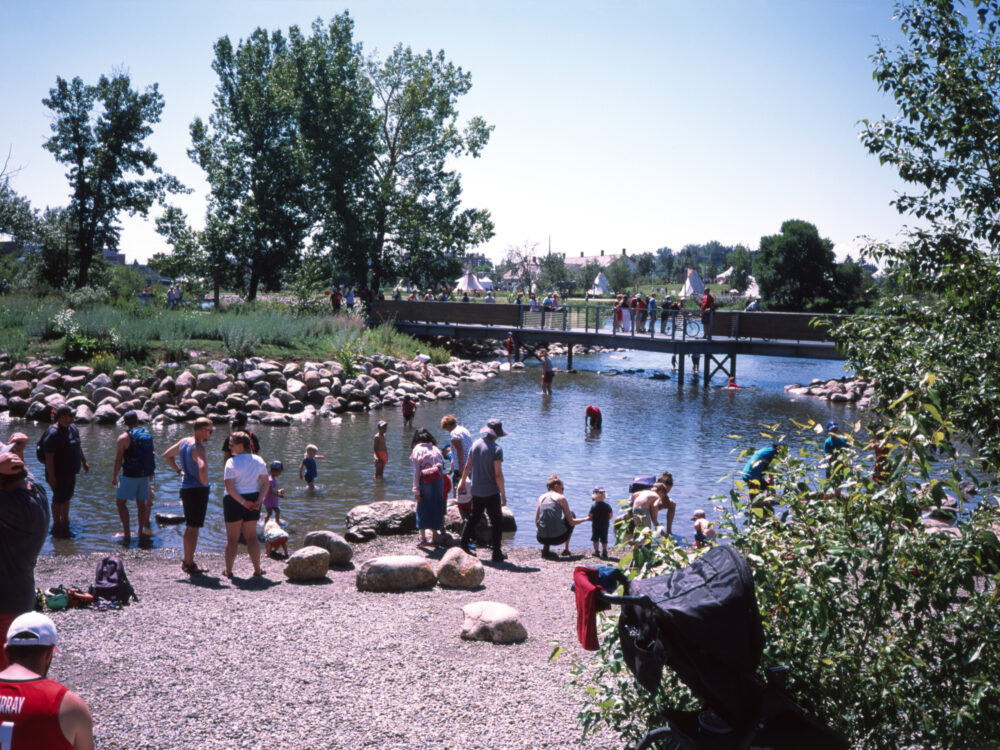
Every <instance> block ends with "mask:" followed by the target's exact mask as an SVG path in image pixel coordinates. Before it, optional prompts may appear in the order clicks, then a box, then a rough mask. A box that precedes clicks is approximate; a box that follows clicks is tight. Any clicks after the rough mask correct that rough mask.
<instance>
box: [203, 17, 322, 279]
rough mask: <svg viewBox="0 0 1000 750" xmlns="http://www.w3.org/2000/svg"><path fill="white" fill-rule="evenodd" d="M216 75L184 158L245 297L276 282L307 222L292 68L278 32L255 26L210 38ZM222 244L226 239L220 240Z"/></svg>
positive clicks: (294, 259)
mask: <svg viewBox="0 0 1000 750" xmlns="http://www.w3.org/2000/svg"><path fill="white" fill-rule="evenodd" d="M214 50H215V59H214V60H213V62H212V69H213V70H214V71H215V73H216V75H217V76H218V78H219V82H218V85H217V86H216V90H215V96H214V97H213V104H214V106H215V111H214V112H213V113H212V115H211V116H210V117H209V122H208V124H207V125H206V124H205V123H204V122H203V121H202V120H201V118H196V119H195V120H194V122H193V123H192V124H191V142H192V147H191V149H190V150H189V152H188V153H189V154H190V156H191V158H192V159H193V160H194V161H195V162H196V163H197V164H198V165H199V166H200V167H201V168H202V169H204V170H205V175H206V178H207V180H208V183H209V186H210V189H211V197H210V199H209V214H210V216H211V223H212V224H213V225H214V226H215V227H217V229H218V230H219V233H221V234H223V235H225V236H226V237H227V238H230V239H231V240H232V242H231V246H230V249H231V251H232V252H233V254H234V255H235V257H236V259H237V262H238V263H239V264H240V266H241V267H243V268H245V269H246V270H247V273H248V278H247V283H248V288H247V298H248V299H255V298H256V296H257V291H258V288H259V287H260V286H261V285H262V284H263V286H264V288H265V289H269V290H273V289H277V288H279V286H280V284H281V279H282V276H283V274H285V273H286V272H288V271H290V270H293V269H294V268H295V267H296V266H297V265H298V260H299V257H300V252H301V249H302V245H303V241H304V239H305V236H306V233H307V231H308V229H309V227H310V223H311V222H310V217H309V214H308V211H307V202H306V194H307V193H306V182H305V176H304V164H303V162H302V155H301V151H300V149H299V142H298V130H297V121H296V114H297V111H298V108H297V103H296V100H295V96H294V81H295V68H294V66H293V63H292V59H291V56H290V54H289V51H288V45H287V43H286V41H285V39H284V37H283V36H282V34H281V33H280V32H275V33H273V34H268V32H266V31H264V30H263V29H257V30H256V31H254V32H253V34H251V35H250V37H249V38H248V39H246V40H241V41H240V42H239V44H238V45H237V46H236V47H235V48H234V47H233V44H232V42H231V41H230V39H229V37H222V38H221V39H219V40H218V41H217V42H216V43H215V47H214ZM227 244H229V243H227Z"/></svg>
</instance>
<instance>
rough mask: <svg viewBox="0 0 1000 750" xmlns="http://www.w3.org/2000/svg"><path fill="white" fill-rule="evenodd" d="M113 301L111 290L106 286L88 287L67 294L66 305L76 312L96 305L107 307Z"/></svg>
mask: <svg viewBox="0 0 1000 750" xmlns="http://www.w3.org/2000/svg"><path fill="white" fill-rule="evenodd" d="M110 301H111V290H109V289H108V288H107V287H106V286H95V285H87V286H82V287H80V288H79V289H74V290H73V291H71V292H66V305H67V306H68V307H72V308H73V309H74V310H83V309H85V308H87V307H91V306H94V305H106V304H107V303H108V302H110Z"/></svg>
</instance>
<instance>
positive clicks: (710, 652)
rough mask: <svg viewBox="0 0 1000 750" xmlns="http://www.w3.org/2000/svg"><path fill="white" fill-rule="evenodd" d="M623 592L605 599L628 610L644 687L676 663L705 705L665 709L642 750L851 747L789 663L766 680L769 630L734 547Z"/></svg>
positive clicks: (624, 621)
mask: <svg viewBox="0 0 1000 750" xmlns="http://www.w3.org/2000/svg"><path fill="white" fill-rule="evenodd" d="M626 586H627V582H626ZM625 593H626V596H611V595H609V594H606V593H604V592H603V591H598V592H597V596H598V601H599V602H602V603H606V604H619V605H621V607H622V613H621V617H620V618H619V622H618V635H619V638H620V639H621V646H622V653H623V655H624V658H625V662H626V663H627V664H628V667H629V669H631V670H632V673H633V674H634V675H635V678H636V681H637V682H638V683H639V684H640V685H642V686H643V687H645V688H646V689H648V690H651V691H655V690H656V689H657V687H658V686H659V684H660V678H661V676H662V673H663V668H664V667H665V666H666V667H670V668H671V669H672V670H674V672H676V673H677V675H678V677H679V678H680V679H681V681H682V682H683V683H684V684H685V685H687V686H688V688H690V690H691V692H692V693H694V695H695V696H696V697H697V698H698V699H699V700H700V701H701V702H702V704H703V708H702V710H700V711H678V710H667V711H666V712H665V713H666V716H667V726H665V727H661V728H659V729H653V730H651V731H650V732H648V733H647V734H646V736H645V737H643V738H642V740H641V741H640V742H639V744H638V745H637V746H636V750H644V749H645V748H654V747H655V748H684V749H685V750H702V749H703V748H704V749H706V750H707V749H709V748H711V749H713V750H715V749H720V748H727V749H728V748H739V749H742V748H750V747H755V748H757V747H760V748H774V749H775V750H786V749H787V750H800V749H802V748H809V750H827V749H829V750H841V749H843V748H848V747H849V744H848V743H847V741H846V740H845V739H844V738H843V737H841V736H840V735H839V734H837V733H836V732H834V731H833V730H832V729H830V728H829V727H827V726H826V725H824V724H823V723H822V722H821V721H819V720H818V719H817V718H816V717H814V716H813V715H812V714H810V713H809V712H808V711H807V710H806V709H804V708H802V707H801V706H799V705H797V704H796V703H795V702H794V701H793V700H792V699H791V698H790V697H788V695H787V694H786V693H785V691H784V686H785V682H786V681H787V677H788V667H772V668H769V669H766V670H765V675H766V679H765V680H761V679H760V678H759V677H758V674H757V669H758V667H759V665H760V657H761V652H762V651H763V647H764V632H763V628H762V627H761V621H760V612H759V610H758V608H757V598H756V596H755V595H754V584H753V579H752V578H751V576H750V568H749V566H748V565H747V562H746V560H745V559H744V558H743V556H742V555H740V553H739V552H737V551H736V550H735V549H733V548H732V547H729V546H725V545H720V546H718V547H714V548H712V549H711V550H709V551H708V552H706V553H705V554H704V555H702V556H701V557H699V558H698V559H697V560H696V561H695V562H694V563H692V564H691V565H690V566H689V567H687V568H684V569H682V570H678V571H675V572H673V573H669V574H667V575H662V576H657V577H655V578H647V579H643V580H635V581H632V582H631V586H630V587H629V586H627V588H626V592H625Z"/></svg>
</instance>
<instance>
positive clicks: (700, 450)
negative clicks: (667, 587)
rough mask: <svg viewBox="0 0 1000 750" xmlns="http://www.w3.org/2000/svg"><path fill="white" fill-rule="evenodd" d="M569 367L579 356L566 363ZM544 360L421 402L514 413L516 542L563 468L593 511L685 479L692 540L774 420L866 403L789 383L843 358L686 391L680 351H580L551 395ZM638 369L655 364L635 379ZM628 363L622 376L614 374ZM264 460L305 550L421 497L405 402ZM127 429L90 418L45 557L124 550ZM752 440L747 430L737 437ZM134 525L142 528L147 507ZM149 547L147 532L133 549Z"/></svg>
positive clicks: (173, 487) (690, 385)
mask: <svg viewBox="0 0 1000 750" xmlns="http://www.w3.org/2000/svg"><path fill="white" fill-rule="evenodd" d="M554 361H555V364H556V366H557V367H565V359H559V358H555V359H554ZM536 364H537V363H529V364H528V367H527V368H526V369H525V370H523V371H517V370H515V371H514V372H510V373H501V375H500V376H499V377H497V378H494V379H491V380H489V381H488V382H486V383H471V382H467V383H462V384H461V387H462V393H461V395H460V396H459V398H458V399H456V400H451V401H438V402H429V403H421V404H420V405H419V409H418V411H417V416H416V419H415V425H416V426H417V427H421V426H426V427H427V428H429V429H431V431H432V432H433V433H434V434H435V436H437V437H439V439H440V440H444V441H447V435H446V433H444V432H443V431H442V430H441V429H440V427H439V423H440V420H441V417H443V416H444V415H445V414H449V413H453V414H455V415H456V416H457V418H458V420H459V422H460V423H462V424H464V425H465V426H467V427H468V428H469V429H470V431H472V432H473V434H477V433H478V431H479V429H480V427H482V426H483V425H484V424H485V423H486V420H488V419H490V418H494V417H495V418H498V419H501V420H503V423H504V426H505V428H506V429H507V430H508V432H510V433H511V435H510V436H509V437H505V438H502V440H501V445H502V446H503V449H504V459H505V460H504V474H505V477H506V480H507V499H508V504H509V506H510V507H511V510H512V511H513V513H514V515H515V517H516V519H517V523H518V532H517V534H516V536H515V539H514V542H515V543H517V544H522V545H533V544H535V540H534V511H535V504H536V501H537V498H538V495H539V494H541V493H542V492H544V491H545V480H546V478H547V477H548V476H549V475H550V474H552V473H556V474H558V475H559V476H560V477H561V478H562V479H563V481H564V482H565V485H566V495H567V497H568V498H569V501H570V504H571V506H572V507H573V509H574V510H575V511H576V512H577V513H586V512H587V510H588V509H589V507H590V491H591V489H592V488H593V487H594V485H602V486H604V487H605V488H606V489H607V491H608V497H609V499H610V500H616V499H619V498H621V497H624V496H625V494H626V490H627V487H628V484H629V482H630V480H631V479H632V477H634V476H636V475H640V474H659V473H660V472H663V471H670V472H672V473H673V475H674V482H675V484H674V490H673V492H672V493H671V497H673V499H674V500H675V501H676V502H677V504H678V513H677V520H676V521H675V533H679V534H681V535H686V536H690V533H691V532H690V528H689V527H690V525H691V524H690V520H689V519H690V516H691V512H692V511H693V510H694V509H695V508H699V507H704V508H705V509H706V510H707V511H708V515H709V517H710V518H711V517H712V516H713V511H712V509H711V506H710V505H709V504H707V503H706V499H707V498H708V497H710V496H711V495H714V494H717V493H719V492H726V491H728V490H729V488H730V487H731V483H732V479H731V477H730V476H729V475H732V474H733V473H734V472H736V471H738V469H739V468H740V462H739V461H738V459H737V453H738V451H739V450H740V449H743V448H747V447H753V446H756V447H760V446H761V445H763V444H764V442H765V439H764V438H763V437H761V436H760V433H761V432H762V430H763V429H764V428H763V425H770V424H775V423H782V424H783V425H785V428H786V429H790V423H789V420H790V419H795V420H797V421H799V422H804V421H806V420H808V419H813V420H816V421H819V422H825V421H826V420H827V419H829V418H830V417H831V416H833V417H835V418H838V419H842V420H846V421H850V420H852V419H854V418H856V410H855V408H854V407H852V406H850V405H845V404H830V403H827V402H825V401H820V400H818V399H811V398H792V397H790V396H789V395H788V394H787V393H785V391H784V390H783V387H784V386H785V385H786V384H788V383H793V382H804V383H808V382H809V381H810V380H811V379H813V378H821V379H824V380H825V379H829V378H836V377H840V376H842V375H843V374H844V373H843V371H842V365H841V364H840V363H838V362H830V361H823V360H794V359H781V358H772V357H749V356H748V357H740V358H739V360H738V364H737V380H738V382H739V383H740V385H741V386H743V387H742V388H741V389H740V390H738V391H730V390H726V389H724V388H721V387H719V386H721V385H724V382H725V381H724V378H722V377H721V375H719V376H716V378H714V379H713V383H712V386H711V387H709V388H704V387H703V386H702V385H701V379H700V377H695V376H693V375H692V374H691V373H690V368H689V369H688V374H687V376H686V378H685V380H686V382H685V383H684V384H683V386H681V387H680V388H679V387H678V383H677V381H676V379H675V378H676V372H671V371H670V369H669V365H670V358H669V356H665V355H663V354H660V353H653V352H628V353H624V352H610V353H603V354H597V355H587V356H579V355H577V356H575V357H574V362H573V364H574V367H575V368H576V370H577V371H576V372H575V373H566V372H559V373H558V374H557V375H556V379H555V384H554V394H553V396H552V397H543V396H542V395H541V388H540V383H539V370H538V368H537V366H535V365H536ZM625 369H633V370H640V369H641V370H644V372H641V373H640V372H635V373H632V374H628V373H624V372H622V371H624V370H625ZM609 371H618V372H620V373H621V374H618V375H616V376H609V375H607V374H605V373H607V372H609ZM654 371H655V372H661V373H667V374H669V375H670V376H671V379H670V380H654V379H651V378H650V375H651V374H652V373H653V372H654ZM588 404H595V405H597V406H599V407H600V408H601V410H602V412H603V414H604V428H603V430H601V431H600V432H599V433H591V432H589V431H588V430H586V429H585V426H584V410H585V408H586V406H587V405H588ZM380 419H385V420H386V421H387V422H388V423H389V429H388V447H389V465H388V467H387V468H386V471H385V480H384V481H383V482H375V480H374V479H373V470H372V450H371V448H372V436H373V435H374V434H375V432H376V428H375V424H376V422H378V420H380ZM253 429H254V431H255V432H256V433H257V435H258V437H259V438H260V441H261V446H262V454H263V457H264V459H265V460H266V461H267V462H268V463H270V462H271V461H273V460H275V459H277V460H281V461H282V462H283V463H284V464H285V467H286V470H285V473H284V475H283V476H282V478H281V481H280V486H282V487H284V488H285V498H284V500H283V501H282V503H281V506H282V518H283V519H287V521H288V524H289V531H290V533H291V536H292V541H293V544H294V545H297V544H299V543H300V542H301V539H302V537H303V536H304V535H305V533H306V532H308V531H311V530H314V529H318V528H332V529H335V530H342V529H343V525H344V518H345V516H346V514H347V511H348V510H349V509H350V508H351V507H353V506H354V505H356V504H358V503H366V502H370V501H372V500H383V499H398V498H408V497H411V494H410V486H411V485H410V483H411V478H412V470H411V468H410V463H409V461H408V459H407V457H408V455H409V446H410V439H411V437H412V434H413V431H412V429H410V428H405V429H404V428H403V426H402V417H401V416H400V413H399V409H398V408H388V409H383V410H380V411H373V412H370V413H362V414H356V415H344V416H343V419H342V420H338V421H331V420H328V419H315V420H313V421H311V422H306V423H304V424H295V425H293V426H291V427H266V426H263V425H254V426H253ZM226 430H227V428H226V426H225V425H217V427H216V433H215V435H213V438H212V441H211V442H210V443H209V446H208V447H209V461H210V468H209V477H210V481H211V483H212V499H211V502H210V506H209V511H208V517H207V519H206V522H205V528H204V529H202V533H201V540H200V543H199V548H201V549H204V550H206V551H214V552H219V551H221V550H222V549H223V546H224V544H225V533H224V523H223V520H222V495H223V492H224V488H223V483H222V469H223V461H222V452H221V445H222V441H223V438H224V437H225V435H226ZM119 432H120V430H119V428H113V427H106V426H99V425H81V426H80V433H81V437H82V440H83V444H84V449H85V452H86V454H87V458H88V460H89V461H90V466H91V471H90V473H89V474H81V475H80V477H79V479H78V482H77V490H76V495H75V497H74V499H73V502H72V505H71V511H70V516H71V520H72V528H73V530H74V533H75V538H73V539H71V540H49V542H47V544H46V546H45V549H44V550H43V554H73V553H77V552H91V551H107V550H110V549H114V548H115V543H114V535H115V534H116V533H118V532H120V531H121V524H120V522H119V520H118V514H117V510H116V507H115V500H114V488H113V487H112V486H111V469H112V465H113V462H114V456H115V440H116V437H117V435H118V434H119ZM152 432H153V437H154V439H155V440H156V446H157V451H158V453H162V452H163V451H164V450H165V449H166V448H167V447H168V446H169V445H170V444H171V443H173V442H174V441H176V440H178V439H179V438H181V437H183V436H185V435H188V434H190V427H189V426H187V425H169V426H164V427H155V428H153V429H152ZM39 433H40V428H38V427H35V426H30V427H29V434H30V435H31V436H32V444H31V447H30V448H29V451H28V453H29V454H30V455H29V456H28V457H27V458H28V464H29V468H31V469H32V471H34V472H36V474H38V473H39V469H40V467H39V465H38V463H37V462H36V461H35V458H34V441H35V439H37V435H38V434H39ZM732 435H739V436H740V438H741V439H733V438H732V437H730V436H732ZM308 443H315V444H316V445H317V446H319V448H320V453H321V454H323V455H324V456H325V458H324V459H322V460H320V461H319V479H318V480H317V486H316V491H315V492H313V493H310V492H309V491H308V490H306V489H305V488H304V486H303V483H302V482H300V481H299V479H298V465H299V461H300V460H301V458H302V455H303V449H304V448H305V446H306V445H307V444H308ZM158 469H159V470H158V473H157V477H156V480H157V481H156V498H155V501H154V505H153V510H154V512H158V511H159V512H170V513H180V512H181V508H180V502H179V500H178V489H179V480H178V478H177V477H175V476H174V475H172V474H171V473H170V472H169V471H167V470H166V465H165V463H164V462H163V461H162V460H160V462H159V466H158ZM131 512H132V515H133V521H132V524H133V533H135V520H134V517H135V509H134V507H133V508H132V509H131ZM182 529H183V526H164V527H162V528H160V529H158V532H157V535H156V538H155V542H154V547H155V548H157V549H164V548H178V549H179V548H180V545H181V531H182ZM589 539H590V529H589V527H588V526H586V525H583V526H580V527H579V529H578V531H577V533H576V538H575V541H574V546H575V547H577V546H579V547H585V546H589V541H588V540H589ZM134 544H135V542H134V541H133V545H134Z"/></svg>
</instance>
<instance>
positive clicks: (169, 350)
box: [160, 316, 191, 361]
mask: <svg viewBox="0 0 1000 750" xmlns="http://www.w3.org/2000/svg"><path fill="white" fill-rule="evenodd" d="M187 322H188V321H187V318H182V317H180V316H170V317H169V318H167V319H165V320H163V321H161V324H160V343H162V344H163V352H164V357H165V358H166V359H167V360H168V361H176V360H182V359H186V358H187V350H188V349H189V348H190V346H191V336H190V334H189V333H188V325H187Z"/></svg>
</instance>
